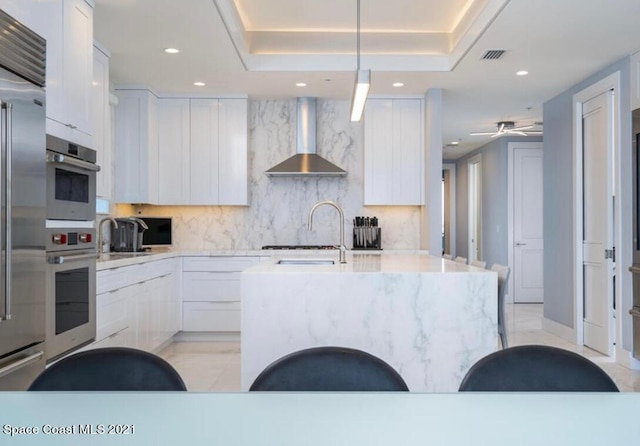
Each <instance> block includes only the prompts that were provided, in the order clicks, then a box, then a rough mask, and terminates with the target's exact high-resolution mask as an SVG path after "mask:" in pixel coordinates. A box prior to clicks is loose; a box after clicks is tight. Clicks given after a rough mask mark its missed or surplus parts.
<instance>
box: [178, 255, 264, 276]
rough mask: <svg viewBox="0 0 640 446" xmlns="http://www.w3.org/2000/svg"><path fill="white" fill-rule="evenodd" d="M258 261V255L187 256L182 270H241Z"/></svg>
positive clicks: (183, 261)
mask: <svg viewBox="0 0 640 446" xmlns="http://www.w3.org/2000/svg"><path fill="white" fill-rule="evenodd" d="M258 262H259V259H258V258H256V257H185V258H184V259H183V260H182V271H217V272H233V271H237V272H240V271H244V270H245V269H247V268H249V267H250V266H253V265H257V264H258Z"/></svg>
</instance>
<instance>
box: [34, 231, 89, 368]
mask: <svg viewBox="0 0 640 446" xmlns="http://www.w3.org/2000/svg"><path fill="white" fill-rule="evenodd" d="M86 226H87V227H79V228H78V227H75V228H51V227H50V228H47V237H46V243H47V244H46V247H47V290H48V293H47V308H46V309H47V324H46V326H47V337H46V340H47V362H51V361H53V360H55V359H57V358H59V357H60V356H62V355H64V354H67V353H69V352H71V351H73V350H76V349H78V348H80V347H82V346H83V345H86V344H88V343H90V342H92V341H93V340H94V339H95V336H96V260H97V257H98V254H97V250H96V245H95V229H94V228H93V222H91V223H90V224H87V225H86Z"/></svg>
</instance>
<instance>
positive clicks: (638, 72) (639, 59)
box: [631, 51, 640, 110]
mask: <svg viewBox="0 0 640 446" xmlns="http://www.w3.org/2000/svg"><path fill="white" fill-rule="evenodd" d="M638 108H640V51H638V52H637V53H634V54H632V55H631V110H636V109H638Z"/></svg>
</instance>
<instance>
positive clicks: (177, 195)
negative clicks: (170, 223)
mask: <svg viewBox="0 0 640 446" xmlns="http://www.w3.org/2000/svg"><path fill="white" fill-rule="evenodd" d="M189 133H190V132H189V99H185V98H176V99H174V98H171V99H164V98H163V99H159V100H158V179H159V181H158V204H165V205H174V204H188V203H189Z"/></svg>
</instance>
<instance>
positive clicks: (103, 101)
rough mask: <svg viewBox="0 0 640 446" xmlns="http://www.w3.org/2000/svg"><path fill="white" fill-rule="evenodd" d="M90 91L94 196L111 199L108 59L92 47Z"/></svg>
mask: <svg viewBox="0 0 640 446" xmlns="http://www.w3.org/2000/svg"><path fill="white" fill-rule="evenodd" d="M92 88H93V90H92V93H93V94H92V108H93V112H92V120H93V124H92V131H93V147H92V148H93V150H95V151H96V158H97V159H96V162H97V164H98V165H99V166H100V172H98V174H97V176H96V195H97V196H98V197H102V198H106V199H110V198H111V110H110V107H109V57H108V56H107V55H106V54H105V53H103V52H102V51H101V50H100V49H98V48H95V47H94V52H93V87H92Z"/></svg>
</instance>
